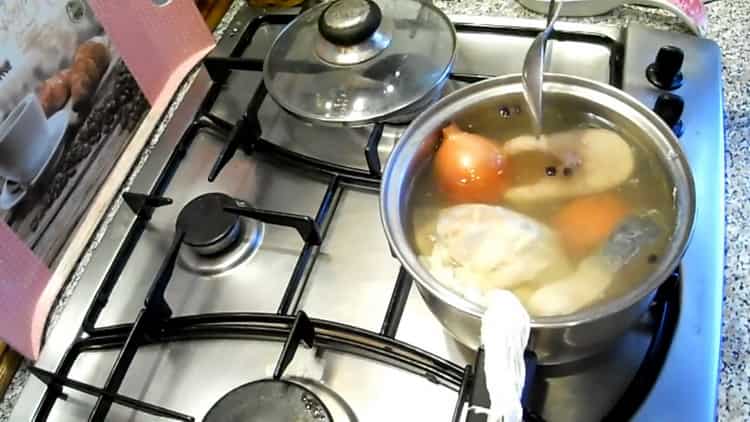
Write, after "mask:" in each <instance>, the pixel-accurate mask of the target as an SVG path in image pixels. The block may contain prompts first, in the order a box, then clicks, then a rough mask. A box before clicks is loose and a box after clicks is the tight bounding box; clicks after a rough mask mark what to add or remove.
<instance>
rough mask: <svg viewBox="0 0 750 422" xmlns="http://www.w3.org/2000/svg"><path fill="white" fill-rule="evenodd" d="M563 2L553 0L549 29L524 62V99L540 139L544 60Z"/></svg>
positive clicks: (536, 40) (541, 36)
mask: <svg viewBox="0 0 750 422" xmlns="http://www.w3.org/2000/svg"><path fill="white" fill-rule="evenodd" d="M561 8H562V2H557V1H555V0H552V1H551V2H550V11H549V13H548V15H547V27H546V28H544V31H542V32H541V33H540V34H539V35H537V37H536V38H535V39H534V41H533V42H532V43H531V47H529V51H528V52H527V53H526V58H525V59H524V62H523V72H522V74H521V79H522V82H523V87H524V98H525V99H526V103H527V105H528V108H529V111H530V113H531V122H532V126H533V130H534V134H535V135H536V136H537V137H538V136H539V135H541V133H542V88H543V83H544V59H545V56H546V54H545V52H546V44H547V39H548V38H549V36H550V35H551V34H552V31H553V29H554V25H555V21H557V18H558V17H559V16H560V9H561Z"/></svg>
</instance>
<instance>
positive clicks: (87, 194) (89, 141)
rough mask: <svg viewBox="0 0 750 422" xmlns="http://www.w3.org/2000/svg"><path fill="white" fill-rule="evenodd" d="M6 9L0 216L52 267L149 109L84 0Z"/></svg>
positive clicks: (23, 3)
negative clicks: (87, 205) (67, 237)
mask: <svg viewBox="0 0 750 422" xmlns="http://www.w3.org/2000/svg"><path fill="white" fill-rule="evenodd" d="M30 2H31V3H36V5H35V7H30V5H29V3H30ZM2 8H3V14H2V15H1V16H0V39H2V40H7V41H3V43H0V218H2V219H3V220H4V221H5V222H6V223H7V224H8V225H9V226H10V227H11V228H12V229H13V230H14V231H15V232H16V234H17V235H18V236H19V237H21V238H22V239H23V240H24V241H25V242H26V243H27V245H28V246H29V247H31V248H32V249H33V250H34V252H35V253H36V254H37V255H38V256H40V257H41V258H42V259H43V260H45V261H46V262H48V263H51V262H52V261H53V260H54V257H55V256H56V254H57V253H58V252H59V250H60V248H61V247H62V245H63V244H64V242H65V238H66V234H67V232H69V230H70V227H72V226H74V225H75V223H76V221H77V220H78V219H79V218H80V215H81V213H82V212H83V211H84V210H85V208H86V204H87V203H88V202H89V201H90V200H91V199H92V197H93V195H94V194H95V192H96V189H97V187H98V186H99V184H100V182H101V180H102V179H103V178H104V176H105V175H106V174H107V172H108V171H109V170H110V169H111V168H112V166H113V165H114V163H115V161H116V159H117V158H118V156H119V155H120V153H121V152H122V150H123V149H124V148H125V146H126V145H127V143H128V140H129V139H130V137H131V135H132V132H133V131H134V129H135V128H136V127H137V124H138V122H139V121H140V120H141V118H142V117H143V116H144V115H145V113H146V111H147V110H148V107H149V106H148V103H147V101H146V99H145V98H144V96H143V94H142V93H141V91H140V89H139V88H138V85H137V84H136V82H135V80H134V79H133V77H132V75H131V74H130V72H129V71H128V69H127V67H126V66H125V64H124V63H123V62H122V60H121V59H120V56H119V54H118V52H117V51H116V49H115V48H114V46H113V45H112V42H111V41H110V39H109V38H108V36H107V35H106V34H105V32H104V30H103V29H102V27H101V25H100V24H99V23H98V22H97V20H96V17H95V16H94V14H93V12H92V10H91V8H90V6H89V5H88V4H87V3H86V1H84V0H67V1H55V0H6V1H5V2H4V3H3V5H2ZM39 11H43V12H42V13H40V12H39ZM64 204H68V205H66V206H63V205H64Z"/></svg>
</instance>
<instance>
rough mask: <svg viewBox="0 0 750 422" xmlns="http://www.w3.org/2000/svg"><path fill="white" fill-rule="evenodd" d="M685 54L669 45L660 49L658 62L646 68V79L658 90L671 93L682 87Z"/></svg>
mask: <svg viewBox="0 0 750 422" xmlns="http://www.w3.org/2000/svg"><path fill="white" fill-rule="evenodd" d="M684 60H685V53H683V51H682V49H680V48H679V47H675V46H673V45H668V46H665V47H662V48H660V49H659V52H658V53H657V54H656V60H654V62H653V63H651V64H650V65H648V67H647V68H646V77H647V78H648V80H649V81H650V82H651V83H652V84H654V86H656V87H657V88H661V89H665V90H667V91H671V90H673V89H677V88H679V87H680V86H682V72H681V71H680V69H681V68H682V62H683V61H684Z"/></svg>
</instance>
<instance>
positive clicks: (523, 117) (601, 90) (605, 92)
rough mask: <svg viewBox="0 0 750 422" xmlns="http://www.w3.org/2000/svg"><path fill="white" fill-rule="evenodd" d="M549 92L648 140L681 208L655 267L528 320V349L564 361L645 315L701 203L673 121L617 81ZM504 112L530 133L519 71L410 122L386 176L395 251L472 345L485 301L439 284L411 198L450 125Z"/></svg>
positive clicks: (385, 205) (554, 77)
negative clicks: (583, 304) (419, 238)
mask: <svg viewBox="0 0 750 422" xmlns="http://www.w3.org/2000/svg"><path fill="white" fill-rule="evenodd" d="M543 89H544V95H545V101H553V102H554V101H555V100H556V99H557V100H560V102H559V104H563V105H564V106H563V107H562V108H560V109H559V110H561V111H560V112H561V113H563V112H564V111H565V110H576V112H581V113H588V114H590V115H592V116H598V117H600V118H602V119H604V120H606V121H608V122H609V123H611V124H612V125H613V127H614V128H616V129H617V130H623V131H625V132H629V133H632V134H636V135H637V138H638V139H640V140H643V143H644V144H645V146H646V147H647V148H648V151H649V154H652V155H653V156H655V157H658V160H659V161H660V162H661V164H662V166H663V168H664V169H666V173H667V174H668V175H669V177H671V180H670V183H671V186H673V198H674V199H673V200H674V204H675V206H676V209H677V216H676V224H675V227H674V230H673V232H672V236H671V240H670V242H669V245H668V246H667V248H666V249H665V250H664V251H663V253H662V255H661V256H660V258H659V259H658V260H657V261H656V262H654V263H653V268H652V270H651V271H650V273H649V274H648V275H647V276H646V277H645V278H644V279H642V280H640V282H638V283H636V284H634V286H633V287H632V288H630V290H628V291H627V292H626V293H624V294H622V295H620V296H617V297H614V298H610V299H607V300H605V301H603V302H602V303H600V304H594V305H592V306H590V307H587V308H584V309H582V310H580V311H576V312H574V313H572V314H568V315H562V316H547V317H532V321H531V324H532V333H531V339H530V342H529V346H528V347H529V349H530V350H532V351H534V352H535V353H536V355H537V356H538V358H539V363H540V364H558V363H566V362H572V361H576V360H580V359H582V358H584V357H587V356H590V355H592V354H594V353H597V352H599V351H601V350H603V349H604V348H606V347H607V346H608V345H610V344H611V343H612V341H613V340H615V339H616V338H618V337H619V336H620V335H622V334H623V333H624V332H625V331H626V330H627V329H628V328H630V327H631V326H633V324H635V322H636V321H637V320H638V319H640V318H641V316H642V315H643V313H644V312H645V311H646V310H647V309H648V307H649V304H650V303H651V301H652V298H653V297H654V294H655V292H656V290H657V288H658V287H659V286H660V285H661V284H662V283H663V282H664V281H665V280H667V279H668V278H669V276H670V274H671V273H672V272H673V271H674V269H675V268H676V267H677V265H678V263H679V261H680V259H681V257H682V255H683V253H684V252H685V249H686V248H687V244H688V240H689V237H690V234H691V231H692V227H693V220H694V217H695V213H696V203H695V186H694V183H693V177H692V174H691V170H690V168H689V165H688V162H687V159H686V156H685V154H684V152H683V151H682V148H681V147H680V145H679V143H678V141H677V138H676V136H675V135H674V134H673V132H672V130H671V129H670V127H669V126H668V125H667V124H665V123H664V121H662V119H661V118H660V117H659V116H658V115H657V114H656V113H654V112H653V111H651V110H650V109H648V108H647V107H646V106H644V105H643V104H642V103H640V102H639V101H638V100H636V99H635V98H633V97H631V96H630V95H628V94H626V93H625V92H623V91H621V90H619V89H617V88H614V87H612V86H609V85H604V84H601V83H598V82H594V81H591V80H587V79H583V78H578V77H573V76H567V75H559V74H546V75H545V80H544V88H543ZM507 110H517V115H516V116H514V117H513V118H516V119H518V120H517V122H516V123H514V124H517V125H525V126H524V127H528V128H529V130H528V132H529V133H530V132H531V125H530V121H529V119H528V110H527V107H526V105H525V101H524V100H523V87H522V81H521V76H520V75H510V76H503V77H498V78H494V79H489V80H485V81H483V82H479V83H476V84H473V85H470V86H468V87H465V88H462V89H460V90H458V91H455V92H453V93H452V94H450V95H448V96H446V97H445V98H443V99H441V100H440V101H438V102H437V103H435V104H433V105H432V106H431V107H429V108H428V109H427V110H426V111H425V112H423V113H422V114H421V115H420V116H419V117H418V118H417V119H415V120H414V121H413V122H412V123H411V124H410V125H409V127H408V128H407V129H406V131H405V132H404V134H403V135H402V136H401V138H400V140H399V142H398V143H397V144H396V146H395V148H394V150H393V151H392V153H391V155H390V158H389V160H388V163H387V165H386V169H385V172H384V174H383V179H382V183H381V194H380V211H381V219H382V223H383V226H384V229H385V234H386V237H387V239H388V242H389V243H390V246H391V249H392V251H393V253H394V255H395V256H396V257H397V258H398V259H399V261H400V262H401V263H402V265H403V266H404V268H405V269H406V270H407V271H408V272H409V274H410V275H411V276H412V277H413V278H414V280H415V281H416V285H417V288H418V290H419V292H420V293H421V295H422V297H423V298H424V300H425V302H426V304H427V306H428V307H429V308H430V310H431V311H432V312H433V314H435V316H436V317H437V318H438V319H439V320H440V321H441V322H442V324H443V325H444V326H445V328H446V329H447V330H448V332H449V333H450V334H452V335H453V336H454V337H455V338H456V339H457V340H458V341H460V342H461V343H463V344H466V345H467V346H469V347H472V348H474V349H476V348H477V347H478V346H479V343H480V336H479V333H480V323H481V317H482V315H483V314H484V311H485V306H484V305H483V304H482V303H478V302H476V301H472V300H470V299H469V298H467V297H466V296H464V295H463V294H462V293H461V292H459V291H458V290H456V289H455V288H452V287H451V286H448V285H446V284H443V283H441V282H440V281H438V279H437V278H436V277H435V276H434V275H433V274H431V273H430V271H429V270H428V269H427V268H426V267H425V265H424V264H423V263H422V262H421V261H420V260H419V258H418V256H417V254H416V252H415V246H414V243H413V241H412V240H411V239H412V236H411V230H410V228H411V220H410V213H409V209H410V203H411V202H410V201H411V197H412V194H413V190H414V185H415V183H414V181H415V178H416V177H417V175H418V174H419V173H420V172H421V171H422V170H423V169H424V167H425V166H426V165H428V164H429V163H431V162H432V159H433V156H434V153H435V151H436V149H437V146H438V142H440V137H441V135H440V134H441V130H442V129H443V128H444V127H445V126H446V125H448V124H449V123H451V122H455V121H460V122H462V123H463V125H464V126H465V127H472V125H481V124H482V120H483V121H484V122H485V123H486V121H487V119H488V118H490V119H491V118H493V117H492V116H495V117H494V118H497V119H501V118H507V113H503V111H507ZM548 110H552V109H551V108H548ZM498 111H500V113H498ZM488 116H490V117H488Z"/></svg>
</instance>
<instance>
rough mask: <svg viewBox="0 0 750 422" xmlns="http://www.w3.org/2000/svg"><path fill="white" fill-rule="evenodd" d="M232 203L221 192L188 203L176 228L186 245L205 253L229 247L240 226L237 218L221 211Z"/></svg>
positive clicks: (179, 217)
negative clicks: (183, 234)
mask: <svg viewBox="0 0 750 422" xmlns="http://www.w3.org/2000/svg"><path fill="white" fill-rule="evenodd" d="M231 200H232V198H230V197H229V196H228V195H225V194H223V193H207V194H205V195H201V196H199V197H197V198H195V199H193V200H192V201H190V202H188V204H187V205H185V208H183V209H182V211H180V215H179V216H178V217H177V227H178V228H180V229H182V230H183V231H184V232H185V239H184V241H185V243H186V244H187V245H190V246H193V247H195V248H200V249H202V250H203V252H204V253H206V254H210V253H217V252H220V251H221V250H222V249H224V248H226V247H228V246H231V244H232V243H233V242H234V240H236V237H237V235H238V233H239V226H240V217H239V216H237V215H233V214H230V213H228V212H226V211H224V205H225V204H226V203H227V201H231Z"/></svg>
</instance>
